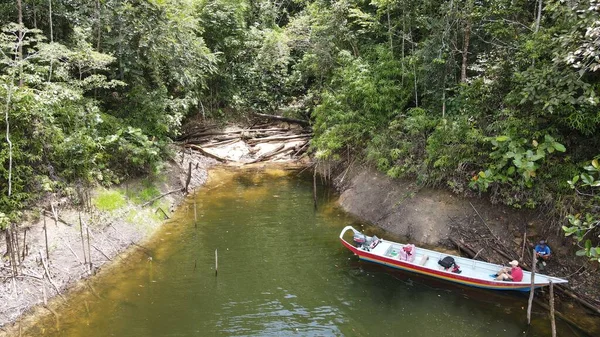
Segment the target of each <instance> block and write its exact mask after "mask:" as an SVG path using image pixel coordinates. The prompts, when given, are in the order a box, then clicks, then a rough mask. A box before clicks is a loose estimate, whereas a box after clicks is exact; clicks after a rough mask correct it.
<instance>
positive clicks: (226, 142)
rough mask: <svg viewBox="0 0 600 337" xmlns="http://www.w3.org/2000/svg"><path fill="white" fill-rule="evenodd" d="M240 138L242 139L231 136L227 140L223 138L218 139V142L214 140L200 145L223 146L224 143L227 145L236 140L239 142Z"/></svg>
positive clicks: (204, 146)
mask: <svg viewBox="0 0 600 337" xmlns="http://www.w3.org/2000/svg"><path fill="white" fill-rule="evenodd" d="M240 140H242V138H240V137H233V138H231V139H229V140H223V141H219V142H215V143H208V144H204V145H202V147H203V148H207V147H215V146H224V145H229V144H233V143H236V142H239V141H240Z"/></svg>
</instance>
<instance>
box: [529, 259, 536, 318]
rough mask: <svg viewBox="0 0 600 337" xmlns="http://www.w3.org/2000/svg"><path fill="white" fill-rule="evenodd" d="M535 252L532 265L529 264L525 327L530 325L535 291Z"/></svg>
mask: <svg viewBox="0 0 600 337" xmlns="http://www.w3.org/2000/svg"><path fill="white" fill-rule="evenodd" d="M535 260H536V257H535V250H534V251H533V263H532V264H531V266H532V267H531V289H530V290H529V303H528V304H527V325H531V306H532V305H533V294H534V291H535V267H536V263H535Z"/></svg>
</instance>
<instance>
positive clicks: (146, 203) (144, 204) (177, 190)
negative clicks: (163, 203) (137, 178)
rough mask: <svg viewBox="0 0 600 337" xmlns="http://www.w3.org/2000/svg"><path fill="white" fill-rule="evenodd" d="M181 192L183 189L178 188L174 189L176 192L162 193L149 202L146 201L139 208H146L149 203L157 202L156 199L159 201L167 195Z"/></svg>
mask: <svg viewBox="0 0 600 337" xmlns="http://www.w3.org/2000/svg"><path fill="white" fill-rule="evenodd" d="M183 190H184V189H183V188H178V189H176V190H172V191H169V192H166V193H163V194H161V195H159V196H158V197H156V198H152V200H150V201H147V202H145V203H143V204H142V206H141V207H146V206H148V205H150V204H151V203H153V202H155V201H156V200H158V199H160V198H162V197H164V196H167V195H169V194H172V193H175V192H181V191H183Z"/></svg>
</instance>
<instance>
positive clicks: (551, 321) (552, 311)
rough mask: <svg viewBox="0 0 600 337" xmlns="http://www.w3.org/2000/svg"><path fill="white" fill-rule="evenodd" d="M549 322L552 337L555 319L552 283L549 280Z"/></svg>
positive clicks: (554, 334) (553, 336) (554, 335)
mask: <svg viewBox="0 0 600 337" xmlns="http://www.w3.org/2000/svg"><path fill="white" fill-rule="evenodd" d="M550 324H551V326H552V337H556V321H555V320H554V284H553V283H552V280H550Z"/></svg>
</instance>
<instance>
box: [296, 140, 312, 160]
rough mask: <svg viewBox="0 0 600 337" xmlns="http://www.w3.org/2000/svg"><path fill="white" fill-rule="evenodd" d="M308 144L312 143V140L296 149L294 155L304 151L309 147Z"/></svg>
mask: <svg viewBox="0 0 600 337" xmlns="http://www.w3.org/2000/svg"><path fill="white" fill-rule="evenodd" d="M308 144H310V141H307V142H306V143H304V144H303V145H302V146H301V147H300V148H299V149H298V150H296V152H294V154H293V155H292V157H297V156H298V155H299V154H300V153H302V152H303V151H304V150H305V149H306V148H307V147H308Z"/></svg>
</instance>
